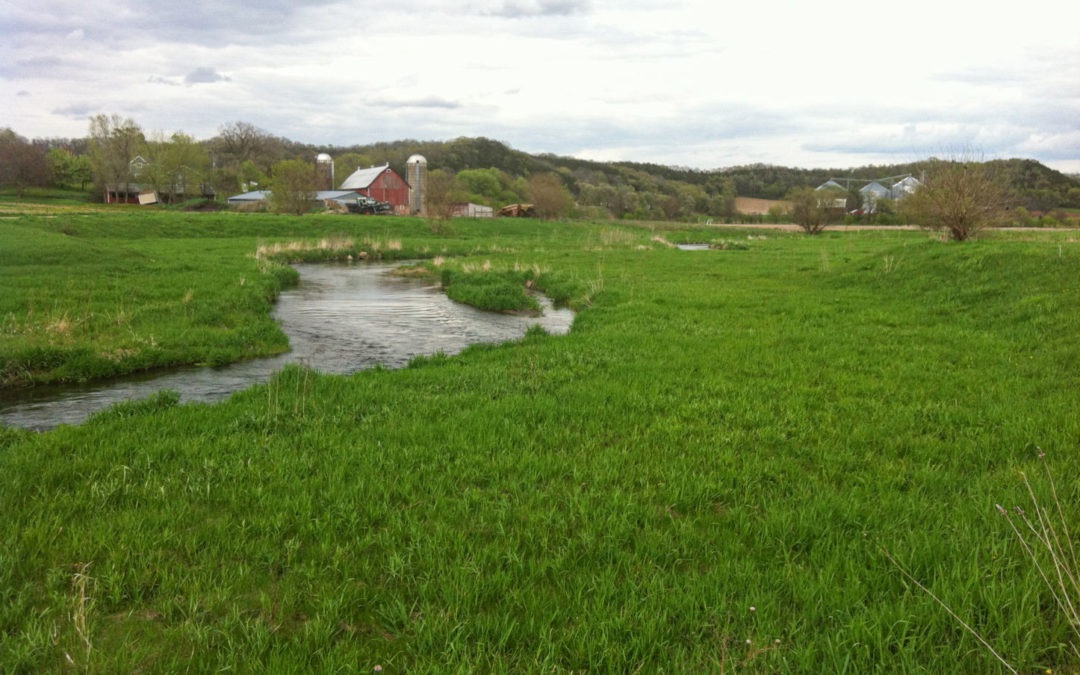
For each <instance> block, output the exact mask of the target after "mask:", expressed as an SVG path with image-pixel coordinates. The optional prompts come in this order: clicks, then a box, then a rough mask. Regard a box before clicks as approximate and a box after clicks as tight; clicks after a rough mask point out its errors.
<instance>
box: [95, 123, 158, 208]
mask: <svg viewBox="0 0 1080 675" xmlns="http://www.w3.org/2000/svg"><path fill="white" fill-rule="evenodd" d="M145 144H146V139H145V138H144V137H143V133H142V129H140V128H139V125H138V124H136V123H135V121H134V120H132V119H131V118H130V117H129V118H127V119H124V118H121V117H120V116H119V115H94V116H93V117H91V118H90V165H91V167H92V169H93V174H94V176H95V178H96V180H97V181H98V182H99V183H100V184H101V187H107V186H109V185H113V186H114V187H115V189H116V190H117V192H118V193H119V191H120V190H121V189H123V191H124V192H127V191H128V189H129V184H130V183H131V182H132V181H133V180H134V177H133V175H132V167H131V160H133V159H135V157H136V156H137V155H138V154H139V152H141V151H142V149H143V148H144V146H145Z"/></svg>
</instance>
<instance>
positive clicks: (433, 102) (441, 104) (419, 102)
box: [367, 96, 462, 110]
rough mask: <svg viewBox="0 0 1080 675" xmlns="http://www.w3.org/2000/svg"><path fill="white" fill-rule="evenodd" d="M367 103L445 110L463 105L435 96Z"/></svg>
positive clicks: (380, 105)
mask: <svg viewBox="0 0 1080 675" xmlns="http://www.w3.org/2000/svg"><path fill="white" fill-rule="evenodd" d="M367 105H369V106H373V107H377V108H442V109H444V110H453V109H456V108H461V107H462V104H461V103H459V102H458V101H448V100H446V99H442V98H437V97H435V96H428V97H426V98H419V99H413V100H403V101H393V100H385V99H374V100H371V101H368V102H367Z"/></svg>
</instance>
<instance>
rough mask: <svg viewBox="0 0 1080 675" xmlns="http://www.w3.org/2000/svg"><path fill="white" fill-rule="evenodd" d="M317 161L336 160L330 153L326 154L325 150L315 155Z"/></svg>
mask: <svg viewBox="0 0 1080 675" xmlns="http://www.w3.org/2000/svg"><path fill="white" fill-rule="evenodd" d="M315 161H316V162H332V161H334V158H333V157H331V156H330V155H328V154H326V153H325V152H320V153H319V154H317V155H315Z"/></svg>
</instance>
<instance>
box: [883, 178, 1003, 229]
mask: <svg viewBox="0 0 1080 675" xmlns="http://www.w3.org/2000/svg"><path fill="white" fill-rule="evenodd" d="M1012 201H1013V198H1012V196H1011V194H1010V193H1009V190H1008V188H1007V187H1006V185H1005V182H1004V180H1003V179H1002V176H1001V174H1000V172H999V171H998V170H997V167H996V166H995V165H991V164H987V163H983V162H971V161H942V160H935V161H933V162H932V163H931V164H930V166H929V167H928V168H927V170H926V173H925V175H924V177H923V179H922V185H920V186H919V187H918V188H916V189H915V192H914V193H912V194H911V195H910V196H908V197H907V198H906V199H904V201H903V202H902V206H903V213H904V214H905V215H906V216H908V218H909V219H911V221H912V222H915V223H919V224H920V225H923V226H925V227H929V228H933V229H936V230H944V231H945V232H946V233H947V234H948V235H949V238H951V239H953V240H954V241H964V240H966V239H970V238H971V237H973V236H975V235H976V234H978V233H979V232H980V231H981V230H983V229H985V228H987V227H990V226H992V225H995V224H998V223H1001V222H1003V221H1004V220H1006V219H1007V217H1008V212H1009V208H1010V206H1011V205H1012Z"/></svg>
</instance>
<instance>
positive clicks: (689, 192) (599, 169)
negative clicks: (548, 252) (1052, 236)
mask: <svg viewBox="0 0 1080 675" xmlns="http://www.w3.org/2000/svg"><path fill="white" fill-rule="evenodd" d="M305 150H306V151H307V154H311V153H312V152H315V151H328V152H330V153H331V154H334V155H341V154H343V153H357V154H360V155H363V156H365V157H369V158H371V159H372V160H373V162H389V163H390V165H391V166H392V167H393V168H394V169H395V170H396V171H398V172H399V173H400V172H403V171H404V168H405V161H406V160H407V158H408V157H409V156H410V155H412V154H421V155H423V156H424V157H426V158H427V160H428V165H429V167H430V168H431V169H442V170H444V171H447V172H453V173H455V174H457V173H459V172H462V171H473V170H478V169H496V170H498V171H499V172H502V173H503V174H505V177H506V178H509V179H511V180H512V179H516V178H522V177H525V176H528V175H530V174H534V173H538V172H551V173H555V174H557V175H559V176H560V177H561V178H562V180H563V182H564V183H565V185H566V187H567V188H568V189H569V190H570V192H571V193H572V194H573V196H574V199H575V201H577V203H578V204H579V205H581V206H584V207H589V206H603V207H607V208H608V209H610V210H611V211H612V212H615V213H614V215H616V216H619V215H631V214H632V212H633V211H635V210H639V211H640V210H646V211H647V210H653V209H659V210H660V211H666V212H665V213H663V214H662V215H664V216H666V217H673V216H679V215H687V214H688V213H691V212H693V213H703V214H709V215H718V216H722V215H728V214H729V213H730V209H731V208H733V199H734V196H736V195H737V196H739V197H756V198H760V199H782V198H783V197H784V196H785V195H786V194H787V193H788V192H789V191H790V190H792V189H793V188H798V187H816V186H818V185H821V184H822V183H824V182H825V181H827V180H830V179H854V180H855V181H869V180H874V179H879V178H884V177H888V176H899V175H904V174H912V175H914V176H915V177H918V176H919V175H920V174H921V173H922V172H923V170H924V169H925V167H926V166H927V165H928V163H929V162H930V161H932V160H924V161H920V162H911V163H904V164H887V165H869V166H862V167H856V168H851V169H800V168H792V167H786V166H774V165H769V164H750V165H746V166H735V167H728V168H723V169H713V170H700V169H691V168H686V167H673V166H664V165H660V164H650V163H639V162H596V161H591V160H585V159H577V158H573V157H561V156H557V155H551V154H540V155H531V154H529V153H526V152H522V151H520V150H514V149H513V148H510V147H508V146H506V145H505V144H503V143H500V142H498V141H494V140H491V139H487V138H458V139H455V140H452V141H445V142H435V141H415V140H400V141H394V142H391V143H376V144H372V145H363V146H351V147H348V148H315V147H314V146H305ZM989 163H990V164H996V165H999V166H1000V168H1001V170H1002V172H1003V173H1004V175H1005V177H1006V180H1007V182H1008V184H1009V185H1010V187H1011V188H1012V189H1013V190H1014V192H1015V194H1016V196H1017V199H1018V205H1021V206H1024V207H1025V208H1027V209H1029V210H1037V211H1049V210H1051V209H1055V208H1060V207H1072V208H1080V180H1078V179H1077V178H1075V177H1072V176H1067V175H1065V174H1063V173H1061V172H1059V171H1055V170H1054V169H1051V168H1049V167H1047V166H1044V165H1043V164H1041V163H1039V162H1038V161H1036V160H1033V159H1005V160H992V161H991V162H989ZM504 182H505V178H504ZM861 185H862V184H861V183H855V185H854V187H855V188H856V189H857V188H858V187H861ZM481 196H482V195H481ZM672 199H673V200H674V203H672V202H671V201H670V200H672ZM691 203H693V207H691ZM628 207H630V208H628ZM620 208H621V209H622V213H617V212H616V211H618V210H619V209H620ZM680 212H681V213H680ZM655 215H661V214H655Z"/></svg>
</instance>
